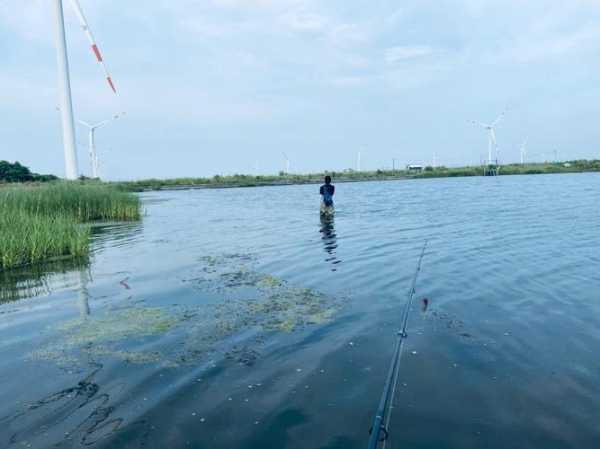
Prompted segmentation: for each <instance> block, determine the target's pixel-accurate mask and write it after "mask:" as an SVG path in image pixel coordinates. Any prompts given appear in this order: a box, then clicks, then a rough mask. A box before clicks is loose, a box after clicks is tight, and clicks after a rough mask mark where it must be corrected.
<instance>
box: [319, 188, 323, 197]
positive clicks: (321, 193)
mask: <svg viewBox="0 0 600 449" xmlns="http://www.w3.org/2000/svg"><path fill="white" fill-rule="evenodd" d="M319 195H321V196H322V195H323V186H321V187H319Z"/></svg>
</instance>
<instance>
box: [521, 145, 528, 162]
mask: <svg viewBox="0 0 600 449" xmlns="http://www.w3.org/2000/svg"><path fill="white" fill-rule="evenodd" d="M526 155H527V139H525V140H524V141H523V143H522V144H521V165H525V156H526Z"/></svg>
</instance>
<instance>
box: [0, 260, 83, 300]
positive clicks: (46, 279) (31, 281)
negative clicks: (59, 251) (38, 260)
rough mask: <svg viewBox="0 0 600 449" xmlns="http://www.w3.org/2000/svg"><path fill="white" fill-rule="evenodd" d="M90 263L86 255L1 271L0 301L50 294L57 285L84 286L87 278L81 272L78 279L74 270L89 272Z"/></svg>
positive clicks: (62, 286)
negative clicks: (84, 256)
mask: <svg viewBox="0 0 600 449" xmlns="http://www.w3.org/2000/svg"><path fill="white" fill-rule="evenodd" d="M89 264H90V260H89V259H88V258H87V257H86V258H66V259H61V260H55V261H52V262H47V263H44V264H37V265H33V266H27V267H21V268H15V269H12V270H8V271H0V304H1V303H3V302H10V301H17V300H19V299H24V298H34V297H37V296H48V295H50V294H52V292H53V291H54V289H55V288H64V287H65V284H66V285H74V284H78V285H80V286H81V287H85V285H86V284H87V280H84V279H83V275H79V274H78V275H77V277H78V279H77V280H76V279H75V273H80V272H86V271H87V270H88V269H89ZM86 294H87V293H86Z"/></svg>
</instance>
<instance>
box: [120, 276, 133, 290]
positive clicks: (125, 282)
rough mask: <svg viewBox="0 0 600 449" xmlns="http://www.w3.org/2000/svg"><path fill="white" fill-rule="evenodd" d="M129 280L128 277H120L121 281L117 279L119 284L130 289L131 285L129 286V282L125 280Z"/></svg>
mask: <svg viewBox="0 0 600 449" xmlns="http://www.w3.org/2000/svg"><path fill="white" fill-rule="evenodd" d="M128 280H129V278H125V279H122V280H121V281H119V284H121V285H122V286H123V287H125V288H126V289H127V290H131V287H130V286H129V284H128V283H127V281H128Z"/></svg>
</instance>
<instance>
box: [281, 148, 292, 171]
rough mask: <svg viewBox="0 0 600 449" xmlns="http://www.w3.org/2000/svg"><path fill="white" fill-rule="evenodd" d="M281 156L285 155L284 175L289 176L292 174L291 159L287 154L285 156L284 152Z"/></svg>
mask: <svg viewBox="0 0 600 449" xmlns="http://www.w3.org/2000/svg"><path fill="white" fill-rule="evenodd" d="M281 154H283V161H284V166H283V173H285V174H286V175H287V174H289V172H290V158H289V157H287V154H285V153H283V152H282V153H281Z"/></svg>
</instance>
